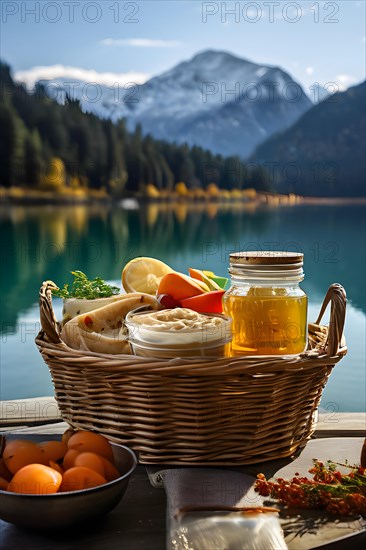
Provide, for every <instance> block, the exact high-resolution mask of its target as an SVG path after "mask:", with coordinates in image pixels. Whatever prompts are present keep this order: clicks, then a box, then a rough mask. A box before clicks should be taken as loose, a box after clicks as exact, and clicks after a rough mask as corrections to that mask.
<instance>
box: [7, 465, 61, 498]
mask: <svg viewBox="0 0 366 550" xmlns="http://www.w3.org/2000/svg"><path fill="white" fill-rule="evenodd" d="M61 483H62V475H61V474H60V472H57V471H56V470H54V469H53V468H50V467H49V466H45V465H44V464H27V466H23V468H20V470H18V471H17V472H16V474H15V475H14V477H13V479H12V480H11V481H10V483H9V485H8V491H11V492H12V493H23V494H29V495H50V494H52V493H57V491H58V489H59V487H60V486H61Z"/></svg>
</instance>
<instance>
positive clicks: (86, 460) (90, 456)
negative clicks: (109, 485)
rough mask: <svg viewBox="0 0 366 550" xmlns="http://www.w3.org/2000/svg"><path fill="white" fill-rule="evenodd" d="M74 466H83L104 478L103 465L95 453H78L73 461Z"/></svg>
mask: <svg viewBox="0 0 366 550" xmlns="http://www.w3.org/2000/svg"><path fill="white" fill-rule="evenodd" d="M74 466H85V467H86V468H90V469H91V470H94V472H97V473H98V474H100V475H101V476H103V477H106V475H105V471H104V465H103V462H102V460H101V458H100V457H99V456H98V455H97V454H95V453H89V452H85V453H80V454H78V456H77V457H76V458H75V460H74Z"/></svg>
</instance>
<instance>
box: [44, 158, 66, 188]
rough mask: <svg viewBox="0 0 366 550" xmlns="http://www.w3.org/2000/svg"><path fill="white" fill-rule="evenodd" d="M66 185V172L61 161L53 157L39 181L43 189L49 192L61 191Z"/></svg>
mask: <svg viewBox="0 0 366 550" xmlns="http://www.w3.org/2000/svg"><path fill="white" fill-rule="evenodd" d="M65 183H66V170H65V165H64V163H63V161H62V160H61V159H60V158H58V157H53V158H52V159H51V161H50V162H49V163H48V164H47V166H46V169H45V172H44V174H43V176H42V179H41V185H42V187H43V188H46V189H50V190H57V189H62V187H64V186H65Z"/></svg>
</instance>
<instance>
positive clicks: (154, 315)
mask: <svg viewBox="0 0 366 550" xmlns="http://www.w3.org/2000/svg"><path fill="white" fill-rule="evenodd" d="M131 321H133V322H134V323H136V324H137V325H141V326H143V327H146V328H147V327H151V328H153V329H162V330H203V329H215V328H218V327H221V326H222V325H223V323H224V319H223V318H222V317H213V316H208V315H202V314H201V313H197V312H196V311H192V310H191V309H186V308H183V307H177V308H175V309H164V310H163V311H152V312H150V313H143V314H141V315H133V316H131Z"/></svg>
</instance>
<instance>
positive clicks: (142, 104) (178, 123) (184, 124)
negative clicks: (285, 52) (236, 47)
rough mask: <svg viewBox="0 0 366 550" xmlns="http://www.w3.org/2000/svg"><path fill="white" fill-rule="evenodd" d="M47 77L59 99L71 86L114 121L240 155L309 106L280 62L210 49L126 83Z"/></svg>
mask: <svg viewBox="0 0 366 550" xmlns="http://www.w3.org/2000/svg"><path fill="white" fill-rule="evenodd" d="M49 83H50V81H49ZM52 84H53V86H54V87H55V89H54V90H53V93H54V94H55V93H56V95H57V99H58V100H60V99H62V97H64V96H65V91H67V90H69V91H70V90H72V94H73V98H76V99H79V100H80V101H81V104H82V107H83V109H84V110H86V111H91V112H94V113H96V114H98V115H99V116H102V117H106V118H111V119H112V120H114V121H115V120H117V119H119V118H121V117H124V118H126V121H127V124H128V127H129V128H130V129H134V128H135V126H136V124H138V123H140V124H141V126H142V130H143V132H144V133H145V134H146V133H150V134H151V135H152V136H153V137H155V138H158V139H163V140H168V141H175V142H177V143H188V144H189V145H200V146H201V147H204V148H205V149H210V150H211V151H213V152H214V153H219V154H222V155H233V154H235V155H239V156H240V157H242V158H246V157H248V156H249V155H250V153H252V152H253V150H254V148H255V147H256V146H257V145H258V144H259V143H261V142H262V141H264V140H265V139H267V138H268V137H269V136H271V135H272V134H273V133H274V132H279V131H281V130H284V129H285V128H288V127H290V126H291V125H292V124H293V123H294V122H296V120H297V119H298V118H299V117H300V116H301V115H302V114H303V113H304V112H305V111H307V110H308V109H309V108H310V107H311V105H312V103H311V101H310V99H309V98H308V97H307V96H306V94H305V92H304V90H303V89H302V88H301V86H300V85H299V84H298V83H296V82H295V81H294V80H293V79H292V78H291V76H290V75H289V74H287V73H286V72H284V71H283V70H282V69H280V68H279V67H272V66H268V65H258V64H256V63H252V62H250V61H247V60H245V59H241V58H239V57H235V56H234V55H231V54H230V53H227V52H222V51H212V50H208V51H204V52H202V53H199V54H197V55H196V56H195V57H193V58H192V59H190V60H189V61H184V62H183V63H180V64H179V65H177V66H176V67H174V68H173V69H171V70H169V71H167V72H165V73H163V74H161V75H160V76H156V77H154V78H151V79H150V80H148V81H147V82H146V83H145V84H142V85H134V86H133V87H132V88H131V89H129V90H126V89H118V87H117V86H113V87H106V86H99V88H98V89H97V88H95V87H94V89H93V87H92V86H91V85H90V84H89V85H88V84H86V83H83V82H78V81H71V80H68V81H67V85H66V83H65V82H62V79H56V80H54V81H52ZM49 88H50V90H51V91H52V86H50V87H49ZM88 96H89V97H90V99H88Z"/></svg>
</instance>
